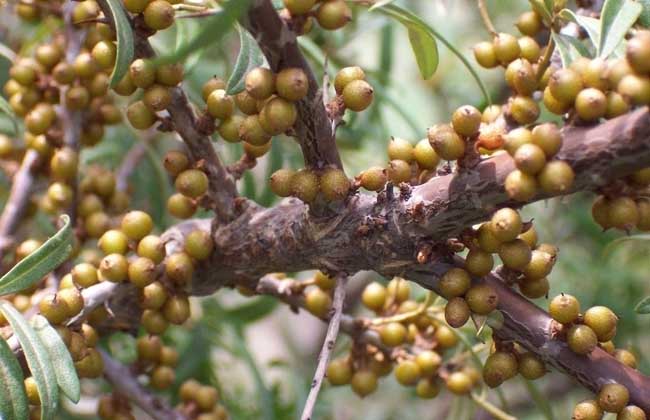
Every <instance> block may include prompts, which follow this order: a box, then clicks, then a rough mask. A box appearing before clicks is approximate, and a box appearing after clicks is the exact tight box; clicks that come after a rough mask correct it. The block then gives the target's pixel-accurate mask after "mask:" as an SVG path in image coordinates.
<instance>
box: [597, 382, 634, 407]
mask: <svg viewBox="0 0 650 420" xmlns="http://www.w3.org/2000/svg"><path fill="white" fill-rule="evenodd" d="M629 401H630V393H629V391H628V390H627V388H626V387H625V386H624V385H621V384H606V385H603V387H602V388H600V391H599V392H598V405H599V406H600V407H601V408H602V409H603V410H605V411H607V412H609V413H618V412H620V411H621V410H623V408H625V406H626V405H627V403H628V402H629Z"/></svg>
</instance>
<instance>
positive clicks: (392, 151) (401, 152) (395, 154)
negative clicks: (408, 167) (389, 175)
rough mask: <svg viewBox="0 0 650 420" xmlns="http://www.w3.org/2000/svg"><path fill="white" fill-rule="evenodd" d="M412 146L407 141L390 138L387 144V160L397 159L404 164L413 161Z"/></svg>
mask: <svg viewBox="0 0 650 420" xmlns="http://www.w3.org/2000/svg"><path fill="white" fill-rule="evenodd" d="M413 154H414V151H413V145H412V144H411V143H410V142H409V141H408V140H404V139H401V138H399V137H392V138H391V140H390V141H389V142H388V159H390V160H394V159H399V160H403V161H405V162H411V161H412V160H413Z"/></svg>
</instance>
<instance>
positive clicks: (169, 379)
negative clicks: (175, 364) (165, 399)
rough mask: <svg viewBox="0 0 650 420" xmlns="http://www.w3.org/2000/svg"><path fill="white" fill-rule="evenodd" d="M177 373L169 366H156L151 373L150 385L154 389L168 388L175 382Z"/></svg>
mask: <svg viewBox="0 0 650 420" xmlns="http://www.w3.org/2000/svg"><path fill="white" fill-rule="evenodd" d="M175 379H176V373H175V372H174V369H173V368H171V367H169V366H156V367H155V368H154V370H153V371H151V373H150V380H149V385H151V387H152V388H154V389H159V390H160V389H167V388H169V387H170V386H172V384H173V383H174V380H175Z"/></svg>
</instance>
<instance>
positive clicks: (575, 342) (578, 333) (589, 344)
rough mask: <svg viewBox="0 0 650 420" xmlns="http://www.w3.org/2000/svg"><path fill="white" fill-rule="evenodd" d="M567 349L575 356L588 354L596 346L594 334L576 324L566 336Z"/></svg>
mask: <svg viewBox="0 0 650 420" xmlns="http://www.w3.org/2000/svg"><path fill="white" fill-rule="evenodd" d="M566 340H567V343H568V344H569V348H570V349H571V351H573V352H574V353H576V354H583V355H584V354H589V353H591V352H592V351H593V349H595V348H596V346H597V345H598V338H597V337H596V333H594V331H593V330H592V329H591V328H589V327H588V326H586V325H580V324H576V325H573V326H572V327H571V328H569V331H568V332H567V334H566Z"/></svg>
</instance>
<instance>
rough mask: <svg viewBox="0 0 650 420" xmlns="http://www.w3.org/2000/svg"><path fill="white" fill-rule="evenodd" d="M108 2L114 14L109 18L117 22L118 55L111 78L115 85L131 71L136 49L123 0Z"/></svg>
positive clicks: (110, 0) (112, 84) (111, 82)
mask: <svg viewBox="0 0 650 420" xmlns="http://www.w3.org/2000/svg"><path fill="white" fill-rule="evenodd" d="M106 3H108V7H109V9H110V13H111V15H112V16H110V17H109V18H110V19H112V20H113V22H114V23H115V32H116V35H117V56H116V57H115V67H113V73H111V80H110V86H111V87H113V86H115V85H117V84H118V83H119V82H120V80H122V78H123V77H124V75H125V74H126V72H127V71H129V66H130V65H131V62H132V61H133V54H134V50H135V49H134V45H133V30H132V29H131V22H130V21H129V18H128V17H127V16H126V13H125V12H124V9H123V8H122V2H121V1H120V0H106Z"/></svg>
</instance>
